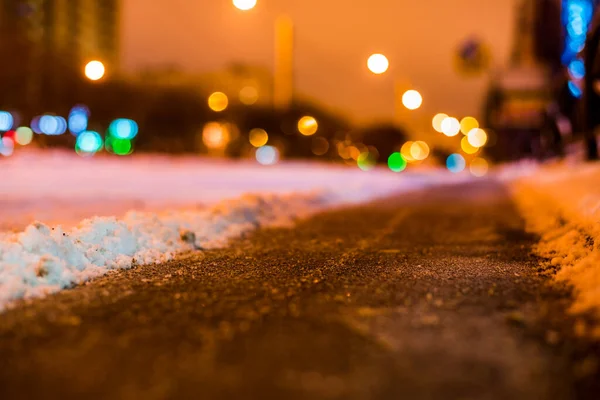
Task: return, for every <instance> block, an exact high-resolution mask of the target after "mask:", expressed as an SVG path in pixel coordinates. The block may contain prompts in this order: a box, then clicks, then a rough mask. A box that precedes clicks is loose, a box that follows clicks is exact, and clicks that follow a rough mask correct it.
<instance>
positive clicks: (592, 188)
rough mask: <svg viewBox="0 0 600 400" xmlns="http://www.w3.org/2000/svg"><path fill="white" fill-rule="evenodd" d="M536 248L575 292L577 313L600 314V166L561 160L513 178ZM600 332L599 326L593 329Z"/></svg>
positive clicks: (561, 279)
mask: <svg viewBox="0 0 600 400" xmlns="http://www.w3.org/2000/svg"><path fill="white" fill-rule="evenodd" d="M513 187H514V189H515V199H516V200H517V203H518V204H519V206H520V207H521V209H522V211H523V215H524V217H525V219H526V221H527V223H528V226H529V228H530V229H531V230H532V231H534V232H536V233H538V234H540V236H541V241H540V243H539V244H538V245H537V248H536V252H537V253H538V254H539V255H540V256H542V257H544V258H546V259H548V260H549V267H552V268H554V269H556V270H557V274H556V279H558V280H560V281H565V282H567V283H569V284H571V285H572V286H573V288H574V291H575V296H576V298H575V302H574V304H573V306H572V311H573V312H574V313H585V312H592V313H594V314H595V315H597V316H598V317H600V165H598V164H567V163H565V164H558V165H553V166H547V167H543V168H539V169H538V170H537V171H536V172H534V173H532V174H531V175H530V176H522V177H520V178H519V179H517V180H516V181H514V182H513ZM592 333H594V334H595V335H598V336H599V337H600V328H596V332H592Z"/></svg>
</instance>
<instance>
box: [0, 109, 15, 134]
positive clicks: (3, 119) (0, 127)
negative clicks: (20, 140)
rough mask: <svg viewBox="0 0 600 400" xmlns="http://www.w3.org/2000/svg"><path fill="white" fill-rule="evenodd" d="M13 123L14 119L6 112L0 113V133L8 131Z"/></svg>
mask: <svg viewBox="0 0 600 400" xmlns="http://www.w3.org/2000/svg"><path fill="white" fill-rule="evenodd" d="M14 123H15V118H14V117H13V115H12V114H11V113H9V112H8V111H0V131H9V130H11V129H12V127H13V125H14Z"/></svg>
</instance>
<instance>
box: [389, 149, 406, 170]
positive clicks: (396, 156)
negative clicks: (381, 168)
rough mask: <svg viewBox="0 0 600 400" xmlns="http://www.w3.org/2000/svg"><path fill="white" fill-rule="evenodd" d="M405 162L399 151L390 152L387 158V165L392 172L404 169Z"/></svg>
mask: <svg viewBox="0 0 600 400" xmlns="http://www.w3.org/2000/svg"><path fill="white" fill-rule="evenodd" d="M406 165H407V162H406V160H405V159H404V157H403V156H402V154H400V153H392V155H390V157H389V158H388V167H389V168H390V169H391V170H392V171H394V172H402V171H404V170H405V169H406Z"/></svg>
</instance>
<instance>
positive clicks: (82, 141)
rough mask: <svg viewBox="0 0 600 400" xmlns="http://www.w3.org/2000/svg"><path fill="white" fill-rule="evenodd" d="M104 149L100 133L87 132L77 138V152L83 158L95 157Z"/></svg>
mask: <svg viewBox="0 0 600 400" xmlns="http://www.w3.org/2000/svg"><path fill="white" fill-rule="evenodd" d="M101 148H102V137H101V136H100V134H99V133H98V132H95V131H85V132H82V133H80V134H79V136H77V140H76V142H75V151H76V152H77V154H79V155H82V156H87V155H94V154H95V153H96V152H98V151H99V150H100V149H101Z"/></svg>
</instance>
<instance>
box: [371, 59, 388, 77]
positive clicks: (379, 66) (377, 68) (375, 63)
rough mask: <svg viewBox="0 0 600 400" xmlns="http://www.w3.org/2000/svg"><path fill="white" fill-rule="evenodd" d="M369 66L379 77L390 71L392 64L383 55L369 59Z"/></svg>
mask: <svg viewBox="0 0 600 400" xmlns="http://www.w3.org/2000/svg"><path fill="white" fill-rule="evenodd" d="M367 66H368V67H369V71H371V72H372V73H374V74H377V75H379V74H383V73H384V72H385V71H387V70H388V68H389V67H390V62H389V61H388V59H387V57H386V56H384V55H383V54H373V55H371V57H369V60H368V61H367Z"/></svg>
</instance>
